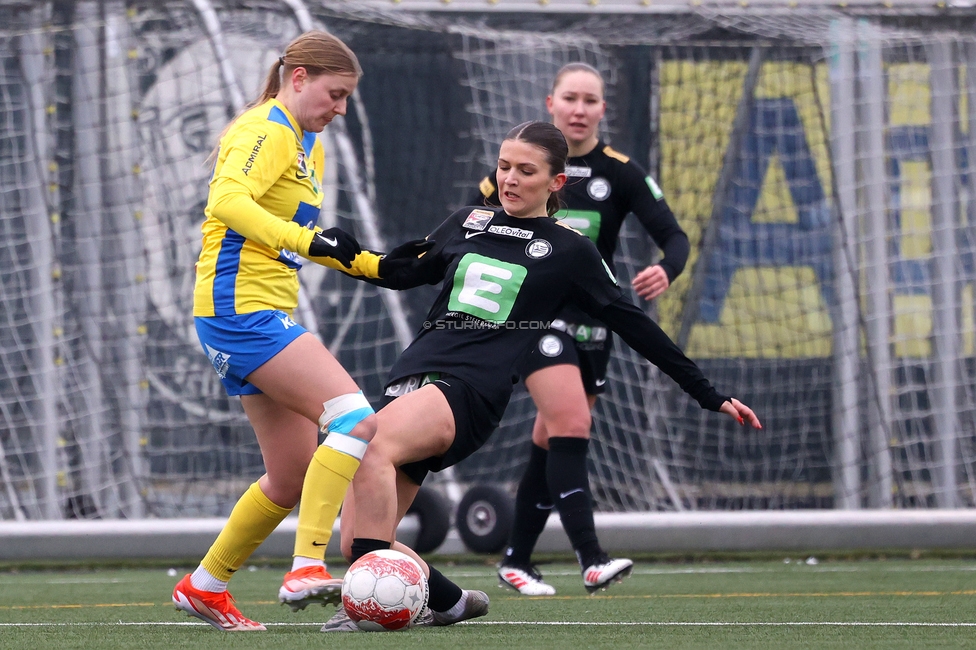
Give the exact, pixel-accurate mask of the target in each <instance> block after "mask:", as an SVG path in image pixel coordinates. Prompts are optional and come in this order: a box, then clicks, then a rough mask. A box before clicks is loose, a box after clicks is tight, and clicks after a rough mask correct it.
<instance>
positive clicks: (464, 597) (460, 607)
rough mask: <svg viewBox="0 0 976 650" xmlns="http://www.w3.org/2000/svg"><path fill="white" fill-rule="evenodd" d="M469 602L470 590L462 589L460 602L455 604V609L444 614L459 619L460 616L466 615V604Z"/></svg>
mask: <svg viewBox="0 0 976 650" xmlns="http://www.w3.org/2000/svg"><path fill="white" fill-rule="evenodd" d="M467 601H468V590H467V589H462V590H461V599H460V600H458V601H457V603H455V605H454V607H452V608H451V609H449V610H447V611H446V612H444V614H445V615H447V616H448V617H450V618H457V617H458V616H460V615H461V614H463V613H464V603H466V602H467Z"/></svg>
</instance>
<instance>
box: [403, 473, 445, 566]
mask: <svg viewBox="0 0 976 650" xmlns="http://www.w3.org/2000/svg"><path fill="white" fill-rule="evenodd" d="M407 514H408V515H409V514H414V515H417V519H419V520H420V532H418V533H417V540H416V541H415V542H414V543H413V550H415V551H417V552H418V553H430V552H431V551H433V550H435V549H436V548H437V547H438V546H440V545H441V544H443V543H444V540H445V539H447V533H448V531H449V530H450V529H451V504H450V503H449V502H448V500H447V499H446V498H445V497H444V496H442V495H441V493H440V492H438V491H436V490H433V489H431V488H428V487H421V488H420V491H419V492H417V496H416V497H415V498H414V500H413V503H412V504H410V509H409V510H407Z"/></svg>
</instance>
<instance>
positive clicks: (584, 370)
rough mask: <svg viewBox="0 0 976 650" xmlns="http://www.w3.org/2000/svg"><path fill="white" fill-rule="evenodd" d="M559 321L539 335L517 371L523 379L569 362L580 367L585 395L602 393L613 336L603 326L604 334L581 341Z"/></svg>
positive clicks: (604, 386) (604, 388)
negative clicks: (561, 327)
mask: <svg viewBox="0 0 976 650" xmlns="http://www.w3.org/2000/svg"><path fill="white" fill-rule="evenodd" d="M559 323H560V322H559V321H553V329H550V330H548V331H546V332H545V333H544V334H543V335H542V336H540V337H539V340H538V341H537V342H536V344H535V345H534V346H532V349H531V350H530V351H529V353H528V354H526V355H525V357H524V358H523V360H522V365H521V367H520V368H519V374H520V375H521V377H522V379H523V380H524V379H525V378H526V377H528V376H529V375H531V374H532V373H533V372H535V371H536V370H542V369H543V368H548V367H550V366H558V365H560V364H564V363H568V364H571V365H574V366H577V367H579V369H580V374H581V375H582V377H583V388H584V389H585V390H586V394H587V395H599V394H601V393H602V392H603V391H605V390H606V383H607V366H609V365H610V350H611V348H612V347H613V337H612V336H610V333H609V332H608V331H607V329H606V328H605V327H604V328H603V333H604V335H603V336H599V335H598V336H597V337H595V339H594V338H592V337H591V338H589V339H588V340H583V341H580V340H579V337H574V336H570V334H569V333H567V332H566V331H564V330H560V329H556V326H557V325H558V324H559ZM569 327H572V326H569ZM592 329H596V328H592Z"/></svg>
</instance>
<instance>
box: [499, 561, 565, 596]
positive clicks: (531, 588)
mask: <svg viewBox="0 0 976 650" xmlns="http://www.w3.org/2000/svg"><path fill="white" fill-rule="evenodd" d="M498 586H500V587H511V588H512V589H514V590H515V591H517V592H519V593H520V594H522V595H524V596H553V595H555V594H556V588H555V587H553V586H552V585H550V584H547V583H546V582H544V581H543V580H542V574H541V573H539V570H538V569H536V568H535V567H534V566H531V565H528V566H522V567H518V566H505V565H502V566H501V567H499V568H498Z"/></svg>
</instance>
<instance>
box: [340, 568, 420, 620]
mask: <svg viewBox="0 0 976 650" xmlns="http://www.w3.org/2000/svg"><path fill="white" fill-rule="evenodd" d="M426 604H427V578H426V577H424V572H423V570H422V569H421V568H420V565H419V564H417V562H416V561H415V560H414V559H413V558H412V557H410V556H409V555H405V554H404V553H401V552H399V551H394V550H392V549H384V550H379V551H373V552H372V553H367V554H366V555H364V556H362V557H361V558H359V559H358V560H356V561H355V562H353V564H352V566H351V567H349V570H348V571H346V575H345V577H344V578H343V579H342V606H343V608H345V610H346V614H347V615H348V616H349V618H351V619H352V620H353V621H355V622H356V625H358V626H359V629H361V630H366V631H367V632H381V631H383V630H400V629H402V628H405V627H407V626H408V625H410V624H411V623H413V622H414V621H416V620H417V617H418V616H420V612H421V610H423V608H424V605H426Z"/></svg>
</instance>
